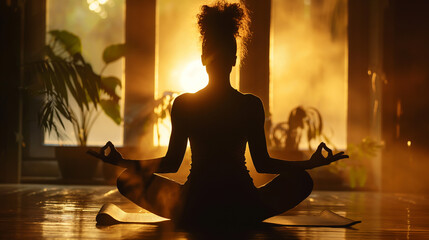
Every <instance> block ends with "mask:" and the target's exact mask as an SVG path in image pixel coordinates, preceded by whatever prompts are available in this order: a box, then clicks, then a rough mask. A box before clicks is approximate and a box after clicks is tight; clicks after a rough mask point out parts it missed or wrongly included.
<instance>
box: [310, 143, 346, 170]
mask: <svg viewBox="0 0 429 240" xmlns="http://www.w3.org/2000/svg"><path fill="white" fill-rule="evenodd" d="M323 149H325V151H326V152H328V156H327V157H325V156H323V154H322V150H323ZM344 158H349V156H348V155H345V154H344V152H339V153H337V154H335V155H333V154H332V150H331V149H330V148H328V147H327V146H326V144H325V143H323V142H322V143H320V144H319V146H318V147H317V150H316V151H315V152H314V153H313V155H312V156H311V158H310V160H308V163H309V165H310V166H309V167H308V169H312V168H316V167H320V166H325V165H328V164H330V163H332V162H335V161H338V160H340V159H344Z"/></svg>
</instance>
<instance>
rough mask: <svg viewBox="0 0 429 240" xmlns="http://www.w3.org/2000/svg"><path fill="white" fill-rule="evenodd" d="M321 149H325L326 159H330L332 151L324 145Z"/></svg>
mask: <svg viewBox="0 0 429 240" xmlns="http://www.w3.org/2000/svg"><path fill="white" fill-rule="evenodd" d="M323 149H325V151H327V152H328V158H329V157H332V150H331V149H330V148H328V146H326V144H324V146H323ZM343 153H344V152H343Z"/></svg>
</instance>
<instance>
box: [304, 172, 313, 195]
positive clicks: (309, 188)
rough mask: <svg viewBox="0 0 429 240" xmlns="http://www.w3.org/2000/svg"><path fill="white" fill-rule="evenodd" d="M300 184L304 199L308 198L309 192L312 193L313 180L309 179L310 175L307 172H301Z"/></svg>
mask: <svg viewBox="0 0 429 240" xmlns="http://www.w3.org/2000/svg"><path fill="white" fill-rule="evenodd" d="M301 181H302V184H303V189H305V192H306V194H305V195H306V197H308V196H309V195H310V194H311V192H312V191H313V186H314V182H313V178H312V177H311V175H310V174H309V173H308V172H307V171H305V170H304V171H302V180H301Z"/></svg>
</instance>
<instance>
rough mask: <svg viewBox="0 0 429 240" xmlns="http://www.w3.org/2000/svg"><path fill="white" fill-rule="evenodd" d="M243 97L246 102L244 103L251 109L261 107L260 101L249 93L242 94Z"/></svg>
mask: <svg viewBox="0 0 429 240" xmlns="http://www.w3.org/2000/svg"><path fill="white" fill-rule="evenodd" d="M243 97H244V99H245V100H246V103H247V104H248V105H250V106H251V107H260V106H262V105H263V104H262V100H261V99H260V98H259V97H257V96H255V95H253V94H251V93H246V94H243Z"/></svg>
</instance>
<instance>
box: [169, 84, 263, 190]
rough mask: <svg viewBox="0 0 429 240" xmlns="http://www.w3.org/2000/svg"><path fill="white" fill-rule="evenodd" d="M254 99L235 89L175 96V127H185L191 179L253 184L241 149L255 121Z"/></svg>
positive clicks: (208, 90) (244, 146)
mask: <svg viewBox="0 0 429 240" xmlns="http://www.w3.org/2000/svg"><path fill="white" fill-rule="evenodd" d="M255 99H256V97H255V96H253V95H244V94H242V93H240V92H238V91H236V90H234V89H229V90H228V91H226V92H223V93H222V95H218V94H215V93H214V92H210V89H203V90H201V91H200V92H197V93H195V94H184V95H182V96H180V97H178V99H177V100H176V101H177V103H175V107H176V109H178V111H176V112H175V114H176V115H178V119H179V120H178V122H177V126H178V127H180V128H183V129H185V134H186V135H187V136H188V137H189V141H190V144H191V151H192V168H191V175H190V178H189V179H190V180H192V179H193V178H195V177H197V178H198V181H199V182H201V181H204V182H205V183H207V181H210V182H211V181H213V182H216V183H217V184H219V181H220V182H223V181H225V182H226V183H228V182H229V183H230V182H231V181H245V182H246V183H247V184H248V183H252V182H251V178H250V177H249V175H248V171H247V169H246V166H245V159H244V152H245V149H246V142H247V137H248V133H249V131H250V130H251V128H252V124H254V121H253V118H252V115H253V114H252V112H251V111H252V107H251V105H252V102H253V101H254V100H255ZM219 173H222V174H219ZM214 176H216V179H213V177H214ZM204 179H205V180H204Z"/></svg>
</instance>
